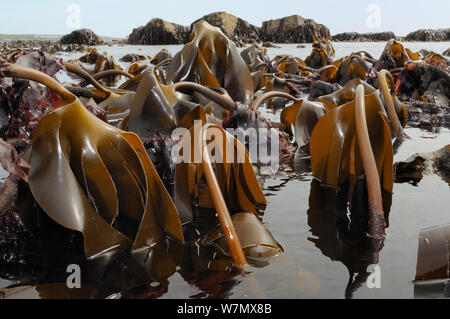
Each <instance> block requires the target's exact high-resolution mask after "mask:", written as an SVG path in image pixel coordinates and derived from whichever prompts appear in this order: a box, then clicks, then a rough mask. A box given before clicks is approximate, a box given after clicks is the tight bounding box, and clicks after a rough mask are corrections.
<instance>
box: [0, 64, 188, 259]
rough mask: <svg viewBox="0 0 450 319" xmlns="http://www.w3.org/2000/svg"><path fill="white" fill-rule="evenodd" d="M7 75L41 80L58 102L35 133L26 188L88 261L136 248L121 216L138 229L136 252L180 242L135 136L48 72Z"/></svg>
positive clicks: (165, 197)
mask: <svg viewBox="0 0 450 319" xmlns="http://www.w3.org/2000/svg"><path fill="white" fill-rule="evenodd" d="M2 71H3V74H5V76H10V77H18V78H25V79H30V80H33V81H38V82H40V83H42V84H44V85H46V86H48V87H49V88H51V89H52V90H54V91H55V92H57V93H58V94H59V95H60V96H61V99H62V102H61V104H60V105H59V108H58V109H56V110H55V111H53V112H51V113H49V114H47V115H46V116H45V117H43V118H42V120H41V121H40V123H39V125H38V127H37V129H36V131H35V132H34V135H33V139H32V148H31V152H30V169H29V185H30V189H31V192H32V193H33V196H34V198H35V200H36V202H37V203H38V204H39V206H40V207H41V208H42V209H43V210H44V212H45V213H46V214H47V215H48V216H50V217H51V218H52V219H53V220H54V221H55V222H57V223H58V224H60V225H61V226H63V227H65V228H68V229H71V230H76V231H79V232H81V233H82V234H83V237H84V248H85V254H86V256H88V257H91V256H94V255H96V254H99V253H101V252H103V251H105V250H107V249H109V248H111V247H114V246H117V245H122V244H125V245H130V246H131V243H132V241H131V240H132V239H133V238H128V237H127V236H125V235H124V234H122V233H121V232H120V231H119V230H117V229H115V228H113V226H114V225H115V222H116V221H117V220H118V218H121V216H128V217H131V218H133V217H134V218H135V219H136V222H137V223H138V225H139V223H140V226H139V230H138V231H137V234H136V241H135V244H134V248H140V247H142V246H143V245H151V244H152V243H153V242H157V241H160V240H162V239H163V238H164V234H165V233H168V234H170V235H171V236H173V237H174V238H175V239H177V240H181V241H182V240H183V235H182V232H181V225H180V223H179V220H178V219H177V216H178V215H177V212H176V209H175V206H174V204H173V202H172V201H171V199H170V196H169V194H168V193H167V190H166V189H165V188H164V186H163V185H162V182H161V180H160V179H159V176H158V175H157V174H156V171H155V170H154V167H153V165H152V163H151V161H150V159H149V158H148V155H147V153H146V151H145V149H144V147H143V145H142V143H141V142H140V140H139V138H138V137H137V136H136V135H134V134H133V133H127V132H123V131H121V130H119V129H116V128H114V127H112V126H110V125H108V124H106V123H105V122H103V121H101V120H99V119H98V118H96V117H95V116H94V115H92V114H91V113H89V111H88V110H87V109H86V108H85V107H84V106H83V104H81V102H80V101H79V100H78V99H77V98H76V97H75V96H74V95H72V94H71V93H70V92H69V91H67V90H66V89H65V88H64V87H62V86H61V85H60V84H59V83H58V82H57V81H56V80H54V79H52V78H50V77H49V76H47V75H45V74H43V73H40V72H38V71H35V70H31V69H28V68H24V67H20V66H16V65H9V66H7V67H6V69H5V70H2ZM58 194H65V195H64V196H59V195H58ZM130 194H135V195H136V196H137V197H136V196H135V197H136V199H137V200H136V201H135V200H134V197H133V198H131V197H130V196H129V195H130ZM132 199H133V200H132ZM128 209H132V210H131V211H129V210H128Z"/></svg>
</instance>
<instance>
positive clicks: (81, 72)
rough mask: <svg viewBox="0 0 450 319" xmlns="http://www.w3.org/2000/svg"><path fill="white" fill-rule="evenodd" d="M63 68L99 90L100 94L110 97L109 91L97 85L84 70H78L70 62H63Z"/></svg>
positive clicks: (78, 68)
mask: <svg viewBox="0 0 450 319" xmlns="http://www.w3.org/2000/svg"><path fill="white" fill-rule="evenodd" d="M64 66H65V68H66V70H67V71H68V72H72V73H74V74H76V75H78V76H80V77H82V78H83V79H84V80H85V81H87V82H89V83H90V84H92V85H93V86H94V87H95V88H96V89H97V90H99V91H100V92H101V93H103V94H104V95H105V97H108V96H110V95H111V91H110V90H108V89H106V88H105V87H104V86H103V85H101V84H100V83H98V82H97V80H95V79H94V78H93V77H92V75H90V74H89V73H88V72H86V71H85V70H83V69H82V68H80V67H79V66H78V65H76V64H73V63H70V62H65V63H64Z"/></svg>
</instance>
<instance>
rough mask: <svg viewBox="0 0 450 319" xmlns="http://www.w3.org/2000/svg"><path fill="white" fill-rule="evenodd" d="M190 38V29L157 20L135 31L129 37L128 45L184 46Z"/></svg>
mask: <svg viewBox="0 0 450 319" xmlns="http://www.w3.org/2000/svg"><path fill="white" fill-rule="evenodd" d="M188 36H189V28H187V27H185V26H182V25H179V24H175V23H171V22H167V21H164V20H162V19H159V18H155V19H152V20H150V22H149V23H147V25H145V26H141V27H139V28H136V29H133V32H132V33H131V34H130V36H129V37H128V44H141V45H159V44H183V43H184V42H186V40H187V38H188Z"/></svg>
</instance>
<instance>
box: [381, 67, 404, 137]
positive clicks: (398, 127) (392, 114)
mask: <svg viewBox="0 0 450 319" xmlns="http://www.w3.org/2000/svg"><path fill="white" fill-rule="evenodd" d="M386 78H390V79H391V80H390V81H391V90H390V89H389V87H388V83H387V80H386ZM379 82H380V88H381V92H382V93H383V97H384V102H385V104H386V109H387V114H388V116H389V121H390V122H391V125H392V130H393V133H394V134H393V135H394V136H395V137H396V138H398V139H403V132H402V124H401V123H400V120H399V116H398V113H400V114H401V113H403V108H404V106H403V108H401V109H400V110H398V112H397V111H396V109H395V104H394V98H395V95H394V97H392V95H391V91H392V90H393V88H394V81H393V79H392V75H391V74H390V73H389V71H386V70H381V71H380V72H379Z"/></svg>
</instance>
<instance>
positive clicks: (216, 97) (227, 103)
mask: <svg viewBox="0 0 450 319" xmlns="http://www.w3.org/2000/svg"><path fill="white" fill-rule="evenodd" d="M173 89H174V90H175V91H179V90H183V89H188V90H193V91H195V92H198V93H200V94H202V95H203V96H205V97H207V98H209V99H211V100H212V101H213V102H215V103H217V104H218V105H220V106H222V107H223V108H225V109H227V110H228V111H230V112H233V111H235V110H236V108H237V105H236V102H234V101H233V100H232V99H231V98H230V97H229V96H228V95H225V94H223V93H224V92H221V93H222V94H221V93H218V92H216V90H213V88H209V87H206V86H203V85H200V84H197V83H193V82H178V83H175V84H174V85H173Z"/></svg>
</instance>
